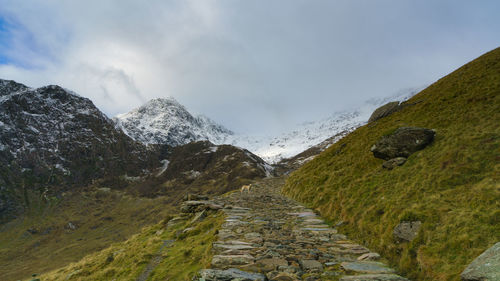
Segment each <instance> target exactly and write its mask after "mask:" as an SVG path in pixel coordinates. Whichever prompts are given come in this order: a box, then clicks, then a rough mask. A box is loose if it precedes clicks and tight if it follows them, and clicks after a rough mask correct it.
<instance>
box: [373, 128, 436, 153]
mask: <svg viewBox="0 0 500 281" xmlns="http://www.w3.org/2000/svg"><path fill="white" fill-rule="evenodd" d="M435 134H436V132H435V131H434V130H430V129H425V128H416V127H401V128H398V129H397V130H396V131H395V132H394V133H392V134H390V135H388V136H383V137H382V138H381V139H380V140H379V141H377V143H375V144H374V145H373V146H372V148H371V151H372V152H373V156H375V157H376V158H380V159H384V160H390V159H394V158H396V157H405V158H407V157H408V156H410V155H411V154H412V153H414V152H416V151H418V150H421V149H423V148H425V147H426V146H427V145H429V144H430V143H431V142H432V141H433V140H434V135H435Z"/></svg>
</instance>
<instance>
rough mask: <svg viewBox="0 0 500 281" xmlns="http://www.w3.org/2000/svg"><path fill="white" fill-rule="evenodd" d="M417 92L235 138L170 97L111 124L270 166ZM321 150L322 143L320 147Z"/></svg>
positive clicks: (152, 140)
mask: <svg viewBox="0 0 500 281" xmlns="http://www.w3.org/2000/svg"><path fill="white" fill-rule="evenodd" d="M421 89H422V87H420V88H411V89H405V90H401V91H400V92H397V93H396V94H394V95H392V96H389V97H386V98H378V99H371V100H368V101H366V102H365V103H363V104H361V105H360V106H358V107H357V108H353V109H350V110H345V111H342V112H336V113H333V114H332V115H331V116H329V117H327V118H324V119H322V120H318V121H313V122H306V123H303V124H299V125H297V126H296V127H295V128H294V129H293V130H291V131H289V132H285V133H282V134H279V135H276V136H258V135H246V134H235V133H233V132H232V131H230V130H228V129H226V128H224V127H223V126H221V125H218V124H216V123H215V122H213V121H212V120H211V119H209V118H208V117H206V116H203V115H200V116H193V115H191V114H190V113H189V112H188V111H187V109H186V108H185V107H184V106H182V105H181V104H179V103H178V102H177V101H176V100H175V99H174V98H162V99H154V100H151V101H149V102H148V103H146V104H145V105H143V106H141V107H139V108H136V109H134V110H132V111H130V112H128V113H124V114H120V115H117V116H116V117H115V118H113V121H114V122H115V126H116V127H117V128H119V129H121V130H122V131H123V132H124V133H125V134H127V135H128V136H130V137H131V138H133V139H135V140H136V141H140V142H143V143H146V144H157V143H164V144H165V143H166V144H169V145H173V146H176V145H182V144H186V143H189V142H192V141H200V140H208V141H210V142H212V143H214V144H216V145H221V144H230V145H233V146H237V147H240V148H244V149H247V150H249V151H251V152H252V153H254V154H256V155H258V156H259V157H261V158H262V159H264V160H265V161H266V162H267V163H271V164H273V163H277V162H279V161H280V160H282V159H285V158H290V157H293V156H295V155H297V154H299V153H301V152H303V151H304V150H307V149H308V148H310V147H312V146H315V145H317V144H319V143H321V142H323V141H325V140H326V139H328V138H330V137H332V136H335V135H339V136H338V137H337V138H336V139H334V141H333V142H335V141H337V140H338V139H339V138H341V137H342V136H344V135H345V134H346V133H348V132H351V131H353V130H355V129H356V128H358V127H359V126H362V125H364V124H366V122H367V120H368V118H369V117H370V115H371V114H372V112H373V111H374V110H375V109H376V108H378V107H379V106H381V105H383V104H385V103H387V102H389V101H394V100H398V101H405V100H407V99H408V98H410V97H411V96H413V95H414V94H415V93H417V92H419V91H420V90H421ZM333 142H332V143H333ZM329 145H331V143H330V144H329ZM326 147H328V145H327V146H325V147H324V148H326ZM215 149H216V148H215ZM212 152H215V151H212ZM207 153H208V152H207ZM307 160H310V159H307Z"/></svg>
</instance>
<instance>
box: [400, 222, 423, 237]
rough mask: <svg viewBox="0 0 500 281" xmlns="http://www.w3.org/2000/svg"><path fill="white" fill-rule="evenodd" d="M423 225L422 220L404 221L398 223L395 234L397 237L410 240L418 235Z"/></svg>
mask: <svg viewBox="0 0 500 281" xmlns="http://www.w3.org/2000/svg"><path fill="white" fill-rule="evenodd" d="M421 226H422V222H421V221H403V222H401V223H400V224H398V225H396V227H395V228H394V231H393V234H394V236H395V237H396V238H398V239H400V240H404V241H408V242H409V241H412V240H413V239H415V237H417V234H418V231H419V229H420V227H421Z"/></svg>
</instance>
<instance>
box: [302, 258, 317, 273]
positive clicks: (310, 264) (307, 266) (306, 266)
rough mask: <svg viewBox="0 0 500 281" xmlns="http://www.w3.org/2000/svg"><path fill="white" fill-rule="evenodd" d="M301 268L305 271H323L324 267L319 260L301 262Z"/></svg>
mask: <svg viewBox="0 0 500 281" xmlns="http://www.w3.org/2000/svg"><path fill="white" fill-rule="evenodd" d="M299 264H300V267H301V268H302V270H304V271H322V270H323V265H322V264H321V263H320V262H319V261H317V260H300V261H299Z"/></svg>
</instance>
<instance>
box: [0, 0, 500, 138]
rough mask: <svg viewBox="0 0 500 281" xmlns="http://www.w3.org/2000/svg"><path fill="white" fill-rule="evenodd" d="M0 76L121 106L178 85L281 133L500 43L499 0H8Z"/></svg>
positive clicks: (207, 103) (190, 103) (201, 105)
mask: <svg viewBox="0 0 500 281" xmlns="http://www.w3.org/2000/svg"><path fill="white" fill-rule="evenodd" d="M0 7H2V9H1V10H0V18H1V19H2V20H1V21H0V39H1V41H2V42H1V43H0V77H2V78H6V79H15V80H18V81H20V82H23V83H26V84H27V85H30V86H42V85H46V84H59V85H62V86H64V87H66V88H70V89H72V90H74V91H76V92H78V93H79V94H81V95H83V96H86V97H89V98H91V99H92V100H93V101H94V103H96V105H97V106H98V107H99V108H101V109H102V110H103V111H104V112H106V113H107V114H108V115H110V116H113V115H115V114H117V113H120V112H125V111H128V110H130V109H131V108H134V107H137V106H140V105H141V104H142V103H144V102H145V101H146V100H148V99H151V98H155V97H162V96H174V97H175V98H176V99H178V100H179V101H180V102H181V103H183V104H185V105H186V106H187V107H188V108H189V109H192V110H193V111H195V112H198V113H204V114H205V115H208V116H210V117H212V118H214V119H216V121H219V122H221V123H223V124H225V125H226V126H228V127H229V128H231V129H233V130H235V131H253V132H263V133H266V132H273V131H277V130H281V129H284V128H287V127H290V126H293V125H294V124H296V123H299V122H303V121H306V120H314V119H318V118H321V117H325V116H328V115H329V114H330V113H332V112H333V111H337V110H341V109H342V108H345V107H350V106H353V105H354V104H356V103H359V102H361V101H363V100H366V99H369V98H372V97H380V96H387V95H390V94H392V93H394V92H396V91H397V90H399V89H401V88H407V87H412V86H419V85H422V84H426V83H431V82H433V81H435V80H437V79H438V78H439V77H441V76H443V75H445V74H447V73H449V72H450V71H452V70H453V69H455V68H457V67H459V66H460V65H462V64H464V63H466V62H467V61H469V60H471V59H473V58H474V57H476V56H478V55H480V54H482V53H484V52H486V51H488V50H490V49H493V48H495V47H497V45H498V40H497V36H496V35H497V31H498V30H499V27H500V24H499V22H500V20H499V19H498V17H497V16H496V13H495V11H498V8H499V4H496V2H495V1H481V3H472V2H470V1H439V2H435V1H419V2H415V1H395V0H393V1H389V0H387V1H376V2H375V1H366V0H358V1H326V0H324V1H321V0H318V1H314V2H311V1H305V0H286V1H284V0H283V1H278V0H272V1H266V3H265V4H263V3H262V2H260V1H231V0H220V1H209V0H207V1H205V0H204V1H195V0H190V1H180V0H179V1H160V0H150V1H132V0H121V1H118V0H107V1H102V0H101V1H97V0H88V1H55V0H44V1H42V0H27V1H9V0H0Z"/></svg>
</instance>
